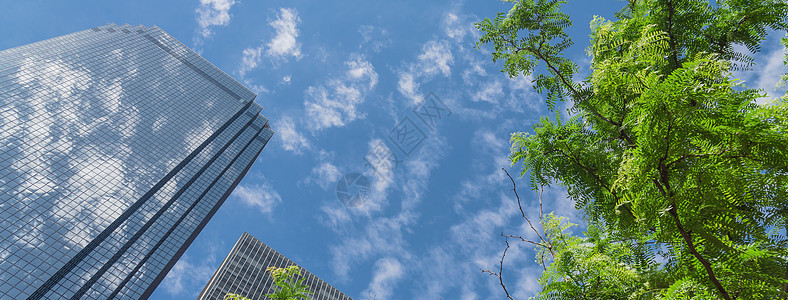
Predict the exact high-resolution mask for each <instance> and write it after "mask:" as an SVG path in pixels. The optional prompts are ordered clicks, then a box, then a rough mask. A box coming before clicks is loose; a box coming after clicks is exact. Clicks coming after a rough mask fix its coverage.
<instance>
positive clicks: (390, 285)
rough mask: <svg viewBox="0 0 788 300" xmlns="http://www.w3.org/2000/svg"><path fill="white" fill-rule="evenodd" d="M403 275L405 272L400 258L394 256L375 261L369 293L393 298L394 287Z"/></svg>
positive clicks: (382, 297) (376, 296)
mask: <svg viewBox="0 0 788 300" xmlns="http://www.w3.org/2000/svg"><path fill="white" fill-rule="evenodd" d="M403 275H405V272H404V270H403V267H402V264H401V263H400V262H399V260H397V259H396V258H393V257H385V258H382V259H379V260H378V261H377V262H376V263H375V271H374V274H373V275H372V282H370V283H369V288H368V289H367V294H372V295H375V298H380V299H391V294H392V292H393V289H394V287H395V286H396V284H397V282H398V281H399V280H400V279H402V277H403Z"/></svg>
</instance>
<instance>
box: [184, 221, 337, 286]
mask: <svg viewBox="0 0 788 300" xmlns="http://www.w3.org/2000/svg"><path fill="white" fill-rule="evenodd" d="M289 266H297V265H296V263H294V262H293V261H292V260H290V259H288V258H287V257H285V256H284V255H282V254H281V253H279V252H277V251H276V250H274V249H273V248H271V247H269V246H268V245H266V244H265V243H263V242H261V241H260V240H258V239H256V238H255V237H253V236H252V235H250V234H249V233H246V232H244V233H243V235H241V238H239V239H238V242H236V243H235V246H233V249H232V250H230V254H228V255H227V257H226V258H225V259H224V261H223V262H222V264H221V266H219V269H217V270H216V272H215V273H214V274H213V277H211V280H209V281H208V284H206V285H205V288H203V290H202V293H200V296H199V297H197V300H213V299H224V296H225V295H227V294H229V293H232V294H238V295H241V296H244V297H246V298H249V299H253V300H258V299H265V295H266V294H270V293H273V292H275V291H276V290H277V289H279V287H277V286H276V285H274V279H273V278H271V276H270V274H269V273H268V272H266V269H267V268H269V267H276V268H286V267H289ZM300 270H301V276H300V277H296V278H295V279H296V280H298V279H303V280H304V281H303V284H305V285H307V286H308V290H309V291H310V292H312V294H311V296H310V299H314V300H352V299H351V298H350V297H348V296H347V295H345V294H344V293H342V292H340V291H339V290H337V289H336V288H334V287H333V286H331V285H330V284H328V283H326V282H325V281H323V280H322V279H320V278H318V277H317V276H315V275H314V274H312V273H310V272H309V271H307V270H304V269H303V268H301V269H300Z"/></svg>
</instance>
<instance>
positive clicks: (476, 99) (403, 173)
mask: <svg viewBox="0 0 788 300" xmlns="http://www.w3.org/2000/svg"><path fill="white" fill-rule="evenodd" d="M571 2H572V3H570V4H569V5H567V6H566V10H567V11H568V12H569V13H570V14H571V15H572V18H573V21H574V24H575V26H574V27H573V28H571V29H570V30H569V32H570V33H571V34H572V37H573V38H574V39H575V42H576V45H575V46H573V48H571V49H570V50H569V52H568V56H570V57H571V58H573V59H575V61H576V62H578V64H579V65H580V68H581V73H583V74H587V73H588V70H587V69H588V58H587V57H586V56H585V54H584V52H583V49H584V48H585V47H586V46H587V40H588V38H587V37H588V34H589V29H588V22H589V21H590V20H591V18H592V16H593V15H594V14H596V15H601V16H603V17H606V18H612V15H613V13H614V12H615V11H617V10H618V9H619V8H620V7H621V6H622V5H624V3H625V2H623V1H617V0H604V1H571ZM2 7H3V9H4V12H5V13H4V16H3V18H2V19H0V49H7V48H11V47H15V46H19V45H23V44H27V43H31V42H35V41H39V40H43V39H47V38H51V37H55V36H59V35H63V34H67V33H71V32H75V31H79V30H84V29H88V28H91V27H94V26H98V25H103V24H107V23H116V24H124V23H128V24H131V25H138V24H142V25H146V26H150V25H157V26H159V27H160V28H162V29H163V30H164V31H166V32H168V33H169V34H171V35H172V36H174V37H175V38H177V39H178V40H180V41H181V42H182V43H184V44H186V45H187V46H189V47H191V48H193V49H195V50H196V51H197V52H198V53H200V54H201V55H202V56H203V57H205V58H206V59H207V60H208V61H210V62H212V63H213V64H214V65H216V66H217V67H219V68H220V69H222V70H224V71H225V72H227V73H228V74H230V75H231V76H232V77H234V78H236V80H238V81H239V82H242V83H244V84H245V85H246V86H247V87H249V88H250V89H251V90H253V91H254V92H255V93H257V94H258V96H257V102H258V103H260V104H261V105H263V107H264V110H263V114H264V115H265V116H266V117H268V118H269V119H270V120H271V123H270V124H271V127H272V128H273V129H274V131H275V132H276V134H275V135H274V137H273V138H272V140H271V141H270V142H269V144H268V146H267V147H266V149H264V150H263V152H262V154H261V155H260V157H259V158H258V160H257V162H256V163H255V165H254V166H253V167H252V169H251V170H250V171H249V173H248V174H247V176H246V177H245V178H244V180H243V181H242V182H241V183H240V185H239V186H238V188H236V190H235V192H234V193H233V195H232V196H231V197H230V198H229V199H228V200H227V202H225V204H224V206H222V208H221V209H220V210H219V211H218V212H217V214H216V215H215V216H214V218H213V219H212V220H211V221H210V223H208V225H207V226H206V227H205V229H204V230H203V231H202V233H201V234H200V235H199V237H198V238H197V239H196V240H195V241H194V243H193V244H192V245H191V247H190V248H189V249H188V251H186V253H185V254H184V256H183V257H182V258H181V259H180V261H179V262H178V264H177V265H176V266H175V268H173V270H172V271H171V272H170V273H169V275H168V277H167V279H165V281H164V282H163V283H162V284H161V285H160V286H159V287H158V289H157V290H156V292H155V293H154V294H153V297H152V298H153V299H194V298H195V297H196V296H197V294H199V292H200V291H201V289H202V287H203V286H204V285H205V283H206V282H207V281H208V279H209V278H210V276H211V275H212V274H213V272H214V271H215V269H216V268H217V267H218V266H219V264H220V263H221V261H222V259H224V257H225V255H226V254H227V253H228V252H229V251H230V248H231V247H232V246H233V244H234V243H235V241H236V240H237V239H238V238H239V237H240V235H241V233H242V232H244V231H247V232H249V233H250V234H252V235H253V236H255V237H257V238H259V239H260V240H262V241H263V242H265V243H267V244H268V245H270V246H272V247H273V248H274V249H276V250H277V251H279V252H281V253H282V254H284V255H285V256H287V257H289V258H290V259H292V260H294V261H295V262H297V263H299V264H300V265H302V266H304V267H305V268H307V269H309V270H310V271H311V272H313V273H314V274H316V275H317V276H319V277H321V278H322V279H324V280H326V281H327V282H329V283H331V284H332V285H334V286H335V287H337V288H339V289H340V290H342V291H343V292H345V293H346V294H348V295H350V296H351V297H353V298H355V299H367V298H368V295H374V296H375V297H376V299H412V298H418V299H440V298H442V299H500V298H504V295H503V292H502V290H501V288H500V286H498V283H497V279H495V278H493V277H490V276H489V275H485V274H482V273H481V272H480V269H481V268H484V269H487V268H497V264H498V261H499V260H500V254H501V251H503V248H504V247H505V245H504V241H503V239H502V238H501V237H500V236H499V234H500V233H501V232H504V233H507V234H523V235H526V236H528V234H529V231H528V230H526V228H527V227H525V226H524V224H523V223H522V220H521V218H520V217H519V210H517V207H516V202H515V201H514V198H513V194H512V193H511V191H510V189H511V183H510V182H509V179H508V178H507V177H506V176H505V174H504V173H503V172H502V171H501V167H506V168H507V169H509V170H510V173H512V174H519V167H510V166H509V165H510V164H509V163H508V159H507V156H508V154H509V144H508V139H509V136H510V134H511V133H512V132H515V131H530V130H531V126H532V124H534V123H535V122H536V121H537V119H538V118H539V117H540V116H542V115H547V114H551V113H550V112H549V111H548V110H547V108H546V105H545V104H544V100H543V98H542V97H541V96H540V95H538V94H536V93H535V92H534V90H533V89H532V86H531V82H530V79H529V78H517V79H510V78H508V77H507V76H505V75H504V74H503V73H500V72H499V69H500V67H501V66H500V64H494V63H492V61H491V59H490V52H489V47H487V48H482V49H481V50H474V49H473V46H474V42H475V40H476V39H477V38H478V36H479V33H478V32H477V31H476V30H475V29H474V28H473V23H474V22H477V21H479V20H480V19H482V18H483V17H492V16H494V15H495V13H496V12H498V11H507V10H508V9H509V7H510V6H509V4H508V3H504V2H499V1H493V0H487V1H319V2H318V1H251V0H246V1H239V0H188V1H186V0H182V1H4V3H3V5H2ZM764 50H765V51H764V53H762V54H761V55H759V56H758V57H757V59H756V62H757V63H758V67H756V69H755V71H753V72H749V73H737V76H739V77H741V78H742V79H745V80H746V81H747V82H748V83H749V84H750V85H752V86H755V87H759V88H763V89H764V90H765V91H767V92H768V93H770V94H771V95H777V94H778V92H775V91H774V88H773V87H774V84H775V83H776V81H777V77H778V75H779V74H780V73H781V72H784V70H785V69H784V67H783V65H782V55H783V50H782V48H781V47H780V46H779V44H778V42H777V38H776V37H775V36H772V37H771V38H770V39H769V40H768V41H767V42H766V44H765V46H764ZM559 106H561V107H560V109H561V110H562V111H565V109H566V108H567V106H566V105H565V104H561V105H559ZM436 108H437V109H438V110H439V111H436V110H435V109H436ZM425 109H426V110H425ZM418 112H428V113H433V114H435V113H437V112H440V116H434V117H433V119H429V118H428V117H425V116H424V115H422V117H421V118H419V114H418ZM428 123H429V125H428ZM403 126H410V127H403ZM416 128H418V130H417V131H416V132H418V133H420V134H418V135H416V137H417V139H416V140H411V141H410V142H413V143H411V144H408V143H406V142H407V141H406V142H403V141H398V140H397V133H398V132H402V131H401V130H413V129H416ZM390 136H391V137H393V139H390V138H389V137H390ZM380 153H385V154H389V155H393V156H394V157H396V160H397V162H396V163H395V164H392V161H390V160H379V158H380V157H381V156H379V154H380ZM389 157H390V156H389ZM376 159H378V160H376ZM368 160H370V161H372V162H373V163H371V164H368ZM387 166H388V167H387ZM351 173H359V174H362V175H363V176H364V177H365V178H367V179H368V180H369V181H370V190H369V194H368V196H367V197H366V198H364V200H365V201H364V203H363V205H360V206H357V207H354V206H348V205H345V204H343V203H342V202H341V201H340V200H339V199H338V196H337V193H336V187H337V182H338V181H340V180H341V178H342V177H343V176H344V175H346V174H351ZM518 184H521V186H522V187H524V188H521V189H520V190H519V191H520V195H521V197H522V198H523V200H524V201H525V202H524V209H525V210H526V213H527V214H528V215H530V216H531V217H532V218H536V217H537V216H538V205H537V204H536V199H537V194H536V193H535V192H531V191H528V189H527V178H523V179H520V180H518ZM543 201H544V202H545V206H546V207H545V210H546V211H556V213H557V214H560V215H563V216H567V217H569V218H570V219H571V220H573V221H574V222H580V220H581V216H580V215H579V214H578V212H577V211H575V210H574V207H573V203H572V201H571V200H568V199H566V193H565V192H564V191H563V190H562V189H561V188H560V187H552V188H546V189H545V192H544V195H543ZM539 271H540V269H539V266H538V265H536V264H535V263H534V252H533V249H532V247H531V246H530V245H528V244H513V247H512V248H511V249H510V250H509V252H508V254H507V264H506V269H505V270H504V272H505V273H504V278H505V280H506V281H507V283H508V287H509V290H510V291H511V292H513V294H514V295H515V296H516V297H517V298H520V299H523V298H527V297H528V296H531V295H533V294H534V293H536V292H537V291H538V284H537V282H536V278H537V277H538V275H539Z"/></svg>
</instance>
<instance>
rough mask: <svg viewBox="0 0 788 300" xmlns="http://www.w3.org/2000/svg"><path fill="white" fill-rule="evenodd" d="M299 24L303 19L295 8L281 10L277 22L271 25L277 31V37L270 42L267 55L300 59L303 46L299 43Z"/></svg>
mask: <svg viewBox="0 0 788 300" xmlns="http://www.w3.org/2000/svg"><path fill="white" fill-rule="evenodd" d="M299 22H301V19H300V18H299V17H298V11H297V10H296V9H295V8H280V9H279V15H278V16H277V18H276V20H274V21H273V22H271V23H269V25H271V27H274V29H276V36H274V38H273V39H272V40H271V41H270V42H268V45H267V46H268V51H267V52H266V53H267V54H268V55H270V56H277V57H285V56H293V57H295V58H300V57H301V45H300V44H299V43H298V41H297V38H298V28H297V27H298V23H299Z"/></svg>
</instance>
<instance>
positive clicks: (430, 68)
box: [398, 40, 454, 103]
mask: <svg viewBox="0 0 788 300" xmlns="http://www.w3.org/2000/svg"><path fill="white" fill-rule="evenodd" d="M421 50H422V53H421V54H419V56H418V57H417V61H416V62H414V63H411V64H409V65H407V67H406V68H405V70H404V71H401V72H399V74H398V76H399V82H398V83H399V86H398V90H399V91H400V93H402V94H403V95H405V96H406V97H408V98H409V99H411V100H412V101H413V102H414V103H421V102H422V101H424V97H423V96H422V95H420V94H419V93H418V91H417V90H418V88H419V84H420V83H419V81H420V80H422V79H425V80H427V79H431V78H432V77H434V76H435V75H438V74H439V73H440V74H442V75H443V76H444V77H448V76H450V75H451V66H450V65H451V64H453V63H454V55H453V54H452V52H451V49H450V47H449V43H448V42H446V41H437V40H432V41H429V42H427V43H425V44H424V45H423V46H422V48H421Z"/></svg>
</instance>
